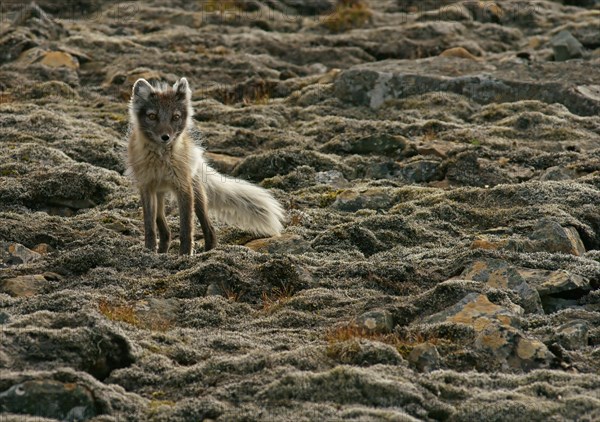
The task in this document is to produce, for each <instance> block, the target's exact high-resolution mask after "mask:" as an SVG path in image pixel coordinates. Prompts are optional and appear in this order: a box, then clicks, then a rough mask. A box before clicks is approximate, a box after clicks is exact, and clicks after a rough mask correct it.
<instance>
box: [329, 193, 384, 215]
mask: <svg viewBox="0 0 600 422" xmlns="http://www.w3.org/2000/svg"><path fill="white" fill-rule="evenodd" d="M391 205H392V198H390V195H389V194H388V193H387V192H386V191H384V190H382V189H379V188H368V189H364V190H362V191H357V190H354V189H347V190H345V191H343V192H341V193H340V194H339V195H337V197H336V199H335V201H334V202H333V204H332V205H331V206H332V207H333V208H335V209H337V210H340V211H349V212H354V211H358V210H362V209H365V208H366V209H374V210H376V209H388V208H390V207H391Z"/></svg>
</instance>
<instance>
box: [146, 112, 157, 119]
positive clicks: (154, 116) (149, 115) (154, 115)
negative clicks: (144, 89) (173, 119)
mask: <svg viewBox="0 0 600 422" xmlns="http://www.w3.org/2000/svg"><path fill="white" fill-rule="evenodd" d="M148 118H149V119H150V120H156V113H148Z"/></svg>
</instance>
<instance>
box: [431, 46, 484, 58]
mask: <svg viewBox="0 0 600 422" xmlns="http://www.w3.org/2000/svg"><path fill="white" fill-rule="evenodd" d="M440 56H442V57H456V58H459V59H468V60H474V61H478V60H479V58H478V57H476V56H474V55H473V54H471V53H470V52H469V50H467V49H466V48H464V47H453V48H448V49H446V50H444V51H442V52H441V53H440Z"/></svg>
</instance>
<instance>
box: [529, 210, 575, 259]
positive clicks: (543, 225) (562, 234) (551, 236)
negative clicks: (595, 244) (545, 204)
mask: <svg viewBox="0 0 600 422" xmlns="http://www.w3.org/2000/svg"><path fill="white" fill-rule="evenodd" d="M531 238H532V239H533V240H536V241H538V242H540V248H541V250H545V251H547V252H562V253H568V254H571V255H578V256H579V255H583V254H584V253H585V246H584V245H583V242H582V241H581V237H580V236H579V233H578V232H577V229H575V227H570V226H569V227H562V226H561V225H560V224H559V223H557V222H555V221H552V220H548V219H542V220H540V222H539V223H538V224H537V226H536V227H535V228H534V232H533V233H532V234H531Z"/></svg>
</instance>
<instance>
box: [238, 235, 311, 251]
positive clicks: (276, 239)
mask: <svg viewBox="0 0 600 422" xmlns="http://www.w3.org/2000/svg"><path fill="white" fill-rule="evenodd" d="M244 246H246V247H247V248H250V249H252V250H253V251H256V252H261V253H268V254H276V253H287V254H301V253H304V252H307V251H308V250H310V249H311V246H310V243H309V242H308V241H306V240H304V239H303V238H302V237H301V236H299V235H297V234H292V233H284V234H281V235H278V236H273V237H267V238H264V239H255V240H252V241H250V242H248V243H246V244H245V245H244Z"/></svg>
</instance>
